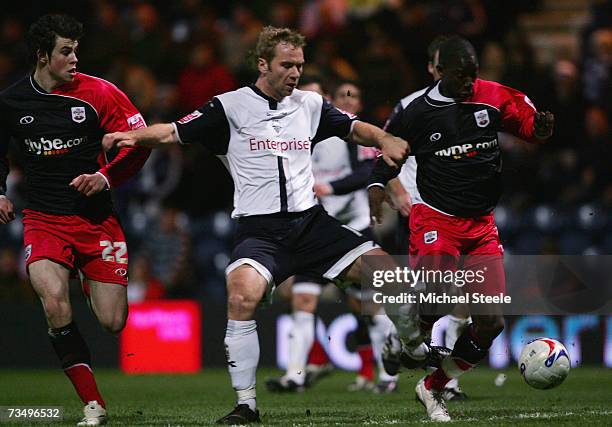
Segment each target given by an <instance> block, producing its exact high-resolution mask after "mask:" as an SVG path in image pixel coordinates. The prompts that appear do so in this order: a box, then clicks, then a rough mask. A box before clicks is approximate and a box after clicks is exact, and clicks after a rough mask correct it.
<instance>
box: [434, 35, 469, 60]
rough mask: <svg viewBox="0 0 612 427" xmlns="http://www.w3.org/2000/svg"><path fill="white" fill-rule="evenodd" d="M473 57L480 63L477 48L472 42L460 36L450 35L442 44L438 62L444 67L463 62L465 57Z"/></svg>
mask: <svg viewBox="0 0 612 427" xmlns="http://www.w3.org/2000/svg"><path fill="white" fill-rule="evenodd" d="M468 57H473V58H474V60H475V62H476V64H478V57H477V56H476V49H474V46H472V43H470V42H469V41H467V40H466V39H464V38H462V37H458V36H454V37H450V38H449V39H448V40H446V41H445V42H443V43H442V44H441V45H440V57H439V59H438V63H439V64H440V66H442V67H443V68H449V67H452V66H454V65H458V64H460V63H461V60H462V59H464V58H468Z"/></svg>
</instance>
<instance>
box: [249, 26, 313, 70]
mask: <svg viewBox="0 0 612 427" xmlns="http://www.w3.org/2000/svg"><path fill="white" fill-rule="evenodd" d="M279 43H287V44H290V45H292V46H294V47H297V48H303V47H304V46H306V39H305V38H304V36H303V35H301V34H300V33H298V32H297V31H293V30H292V29H290V28H277V27H272V26H271V25H268V26H267V27H264V28H263V29H262V30H261V33H259V38H258V39H257V45H256V46H255V51H254V52H253V57H254V58H253V59H254V60H255V62H257V60H258V59H259V58H263V59H265V60H266V61H267V62H268V63H270V62H272V59H274V54H275V52H274V49H275V48H276V46H277V45H278V44H279Z"/></svg>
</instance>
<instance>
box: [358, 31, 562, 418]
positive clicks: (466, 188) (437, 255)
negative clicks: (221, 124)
mask: <svg viewBox="0 0 612 427" xmlns="http://www.w3.org/2000/svg"><path fill="white" fill-rule="evenodd" d="M437 70H438V72H439V73H440V76H441V79H440V81H439V82H437V83H436V84H434V85H432V86H431V87H429V88H427V89H426V90H424V91H423V93H421V94H420V95H418V94H417V95H416V96H414V97H412V98H410V99H406V100H404V102H402V104H401V106H400V108H397V109H396V110H394V112H393V114H392V117H390V120H389V122H388V125H387V130H388V131H389V132H390V133H392V134H394V135H397V136H401V137H402V138H405V139H406V140H408V141H410V143H411V147H412V152H413V154H414V155H415V157H416V161H417V181H416V182H417V188H416V192H415V193H414V194H413V206H412V211H411V213H410V230H411V236H410V254H411V255H413V256H414V257H415V259H416V262H415V263H414V265H415V266H416V267H424V268H426V269H436V270H442V271H447V270H453V269H456V268H458V267H459V265H458V264H459V260H460V256H461V255H470V256H471V257H472V258H466V261H465V264H464V265H463V266H462V267H463V268H464V269H465V270H476V269H477V268H479V267H480V268H482V264H478V261H479V260H484V259H486V261H487V262H486V267H487V268H488V271H487V274H486V279H485V283H484V289H479V290H482V291H483V293H487V294H497V293H499V292H504V290H505V279H504V270H503V259H502V255H503V248H502V245H501V242H500V240H499V235H498V232H497V228H496V227H495V223H494V219H493V213H492V212H493V209H494V208H495V205H496V203H497V200H498V198H499V196H500V192H501V153H500V149H499V145H498V143H497V133H498V132H500V131H502V130H505V131H507V132H510V133H512V134H514V135H516V136H518V137H519V138H521V139H524V140H526V141H529V142H534V143H538V142H544V141H545V140H546V139H547V138H549V137H550V136H551V135H552V129H553V124H554V117H553V115H552V114H551V113H550V112H537V111H536V109H535V107H534V106H533V104H532V103H531V101H530V100H529V99H528V98H527V97H526V96H525V95H524V94H523V93H521V92H519V91H517V90H515V89H511V88H509V87H506V86H503V85H501V84H498V83H495V82H490V81H485V80H481V79H479V78H478V61H477V58H476V53H475V51H474V48H473V46H472V45H471V44H470V43H469V42H468V41H466V40H464V39H462V38H459V37H453V38H451V39H449V40H447V41H445V42H444V43H442V45H441V46H440V54H439V64H438V66H437ZM397 173H398V171H397V170H395V169H391V168H387V167H385V165H384V164H383V162H380V161H379V162H377V163H376V165H375V167H374V170H373V173H372V177H371V182H372V183H373V184H375V185H373V186H371V187H370V188H369V190H368V191H369V199H370V206H371V209H372V216H373V217H374V218H375V219H376V220H377V221H380V219H381V206H382V203H383V201H384V198H385V194H384V189H383V188H384V185H385V184H386V183H387V181H388V180H389V178H392V177H394V176H396V175H397ZM474 259H476V263H475V264H470V263H472V262H474ZM479 309H480V311H479V312H478V314H476V313H475V311H474V309H473V308H472V305H470V311H471V313H472V320H473V323H472V324H471V325H470V326H469V327H467V328H466V329H465V330H464V331H463V333H462V334H461V335H460V336H459V338H458V339H457V342H456V343H455V346H454V348H453V351H452V353H451V355H450V357H448V358H446V359H445V360H444V361H443V362H442V365H441V367H440V368H438V369H437V370H435V371H434V372H433V373H431V374H430V375H427V376H426V377H425V378H423V379H421V380H420V381H419V382H418V384H417V386H416V394H417V397H418V399H419V401H420V402H421V403H422V404H423V405H424V406H425V408H426V409H427V414H428V415H429V417H430V418H431V419H432V420H434V421H449V420H450V416H449V415H448V410H447V408H446V403H445V401H444V399H443V398H442V392H443V390H444V387H445V385H446V384H447V383H448V382H449V381H450V380H451V379H452V378H457V377H459V376H460V375H461V374H463V373H465V372H467V371H468V370H470V369H472V368H473V367H474V366H475V365H476V364H477V363H478V362H480V361H481V360H482V359H483V358H484V357H485V355H486V354H487V351H488V349H489V348H490V346H491V343H492V342H493V340H494V339H495V337H497V335H499V333H500V332H501V331H502V330H503V327H504V318H503V315H502V310H501V307H500V305H499V304H489V305H486V306H484V307H482V306H480V307H479ZM421 320H422V321H425V322H429V323H433V321H434V320H435V318H433V316H429V317H427V318H425V317H423V318H422V319H421ZM402 343H403V345H404V351H405V352H410V353H411V354H412V355H415V354H418V353H419V351H420V350H419V348H421V349H422V346H423V343H419V341H418V340H416V339H415V340H414V341H413V342H406V341H403V342H402Z"/></svg>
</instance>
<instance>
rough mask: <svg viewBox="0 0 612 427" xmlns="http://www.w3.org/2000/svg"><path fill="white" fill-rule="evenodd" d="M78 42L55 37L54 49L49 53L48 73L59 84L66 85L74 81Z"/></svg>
mask: <svg viewBox="0 0 612 427" xmlns="http://www.w3.org/2000/svg"><path fill="white" fill-rule="evenodd" d="M78 45H79V42H78V41H76V40H70V39H66V38H63V37H57V38H56V40H55V47H54V48H53V51H52V52H51V57H50V58H47V59H48V61H49V65H48V72H49V74H50V76H51V77H52V78H53V79H54V80H55V81H57V82H59V83H68V82H71V81H72V80H74V76H75V75H76V65H77V62H78V59H77V56H76V51H77V47H78Z"/></svg>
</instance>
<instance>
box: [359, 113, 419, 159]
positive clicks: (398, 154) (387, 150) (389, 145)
mask: <svg viewBox="0 0 612 427" xmlns="http://www.w3.org/2000/svg"><path fill="white" fill-rule="evenodd" d="M350 138H351V140H352V141H353V142H355V143H357V144H359V145H364V146H366V147H378V148H379V149H380V151H381V152H382V157H383V159H384V161H385V163H387V164H388V165H389V166H393V167H396V168H399V167H400V166H401V165H402V164H404V162H405V161H406V158H408V154H410V146H409V145H408V142H406V141H404V140H403V139H402V138H398V137H397V136H393V135H391V134H389V133H387V132H385V131H384V130H382V129H381V128H379V127H377V126H374V125H372V124H369V123H365V122H356V123H355V124H354V125H353V130H352V131H351V135H350Z"/></svg>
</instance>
